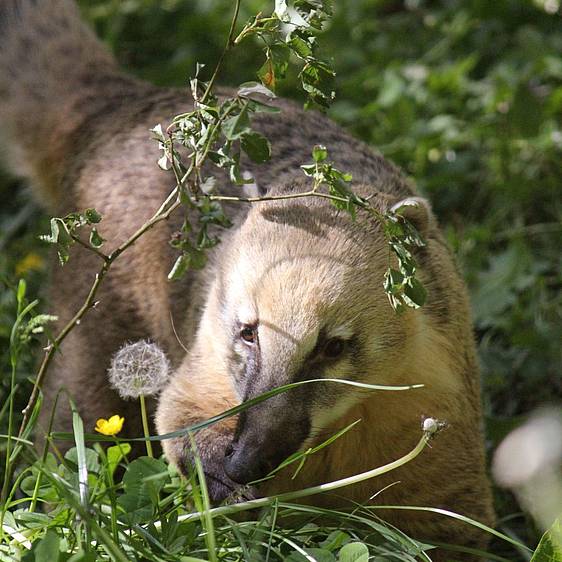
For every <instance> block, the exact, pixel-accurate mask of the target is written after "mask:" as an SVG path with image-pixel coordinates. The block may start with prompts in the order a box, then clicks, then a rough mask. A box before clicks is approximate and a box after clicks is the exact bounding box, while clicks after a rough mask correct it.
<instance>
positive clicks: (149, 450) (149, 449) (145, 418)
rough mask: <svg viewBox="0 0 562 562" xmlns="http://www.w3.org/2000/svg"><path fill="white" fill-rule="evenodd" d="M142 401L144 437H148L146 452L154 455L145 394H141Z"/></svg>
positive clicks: (150, 455) (151, 455)
mask: <svg viewBox="0 0 562 562" xmlns="http://www.w3.org/2000/svg"><path fill="white" fill-rule="evenodd" d="M139 401H140V409H141V418H142V430H143V432H144V437H145V439H146V441H145V443H146V454H147V455H148V456H149V457H153V456H154V455H153V453H152V443H151V442H150V439H149V437H150V431H149V430H148V416H147V415H146V401H145V399H144V394H141V395H140V396H139Z"/></svg>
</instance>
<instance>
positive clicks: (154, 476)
mask: <svg viewBox="0 0 562 562" xmlns="http://www.w3.org/2000/svg"><path fill="white" fill-rule="evenodd" d="M168 480H169V475H168V470H167V467H166V464H165V463H164V462H162V461H161V460H158V459H153V458H151V457H140V458H138V459H135V460H134V461H133V462H131V463H130V464H129V466H127V470H126V472H125V476H123V486H124V488H125V493H124V494H123V495H122V496H120V497H119V498H118V499H117V503H118V504H119V505H120V506H121V507H122V508H123V510H124V511H125V513H124V514H122V515H121V517H122V519H123V520H125V521H126V522H127V523H128V524H130V525H134V524H137V523H141V522H146V521H148V520H149V519H150V517H151V516H152V514H153V513H154V509H155V506H156V505H157V504H158V495H159V493H160V491H161V490H162V488H163V486H164V484H166V482H167V481H168Z"/></svg>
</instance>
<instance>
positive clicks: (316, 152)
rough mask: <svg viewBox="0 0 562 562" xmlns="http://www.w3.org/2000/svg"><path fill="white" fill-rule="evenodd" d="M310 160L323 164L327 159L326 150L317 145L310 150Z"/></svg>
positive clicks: (322, 146)
mask: <svg viewBox="0 0 562 562" xmlns="http://www.w3.org/2000/svg"><path fill="white" fill-rule="evenodd" d="M312 158H314V161H315V162H324V160H326V158H328V149H327V148H326V147H325V146H324V145H322V144H317V145H316V146H315V147H314V148H313V149H312Z"/></svg>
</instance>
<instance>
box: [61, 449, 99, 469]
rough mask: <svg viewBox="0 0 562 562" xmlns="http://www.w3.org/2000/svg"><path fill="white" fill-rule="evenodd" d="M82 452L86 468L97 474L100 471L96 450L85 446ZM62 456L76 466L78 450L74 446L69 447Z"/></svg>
mask: <svg viewBox="0 0 562 562" xmlns="http://www.w3.org/2000/svg"><path fill="white" fill-rule="evenodd" d="M84 454H85V462H86V468H87V470H88V472H93V473H94V474H98V473H99V471H100V461H99V456H98V454H97V453H96V451H94V450H93V449H90V448H86V449H85V450H84ZM64 458H65V459H66V460H68V461H70V462H71V463H73V464H74V465H76V466H78V452H77V449H76V447H72V449H69V450H68V451H67V452H66V454H65V455H64Z"/></svg>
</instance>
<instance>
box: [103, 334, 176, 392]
mask: <svg viewBox="0 0 562 562" xmlns="http://www.w3.org/2000/svg"><path fill="white" fill-rule="evenodd" d="M169 373H170V363H169V362H168V359H167V358H166V356H165V355H164V352H163V351H162V350H161V349H160V347H158V345H156V344H155V343H153V342H150V341H147V340H140V341H138V342H135V343H129V344H126V345H124V346H123V347H122V348H121V349H120V350H119V351H118V352H117V353H116V354H115V355H114V356H113V359H112V360H111V366H110V368H109V371H108V375H109V383H110V384H111V386H112V387H113V388H114V389H115V390H117V392H118V393H119V396H121V398H138V397H139V396H140V395H141V394H142V395H143V396H151V395H152V394H157V393H158V392H160V391H161V390H162V389H163V387H164V385H165V384H166V382H167V380H168V376H169Z"/></svg>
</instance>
